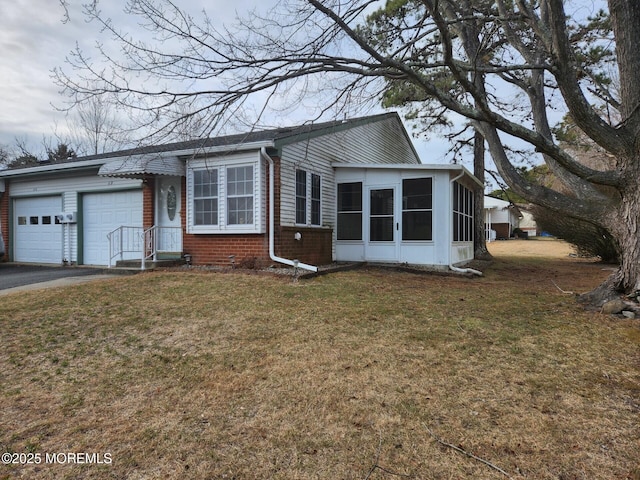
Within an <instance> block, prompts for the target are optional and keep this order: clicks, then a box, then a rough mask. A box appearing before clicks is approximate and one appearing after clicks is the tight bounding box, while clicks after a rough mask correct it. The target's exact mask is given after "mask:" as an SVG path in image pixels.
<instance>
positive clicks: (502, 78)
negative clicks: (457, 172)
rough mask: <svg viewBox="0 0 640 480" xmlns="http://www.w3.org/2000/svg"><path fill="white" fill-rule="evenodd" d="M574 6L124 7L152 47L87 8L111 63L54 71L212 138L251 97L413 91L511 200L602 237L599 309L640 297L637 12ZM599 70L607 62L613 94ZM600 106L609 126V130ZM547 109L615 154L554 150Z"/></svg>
mask: <svg viewBox="0 0 640 480" xmlns="http://www.w3.org/2000/svg"><path fill="white" fill-rule="evenodd" d="M594 2H595V0H594ZM576 3H580V6H581V9H580V11H579V12H577V13H576V12H572V11H567V10H565V8H570V7H571V5H574V4H573V3H571V2H566V1H564V0H491V1H489V0H455V1H454V0H395V1H392V2H388V3H387V4H386V5H384V6H382V8H379V7H380V3H378V2H374V1H371V0H352V1H346V0H344V1H341V0H328V1H320V0H306V1H304V0H300V1H298V2H295V1H292V2H284V3H281V4H279V6H278V7H277V8H274V9H272V10H271V11H270V13H269V14H268V15H263V16H259V15H257V14H255V13H254V14H252V15H249V16H248V18H246V19H245V20H243V21H240V22H239V23H238V25H236V26H235V27H233V28H231V27H229V28H222V29H217V28H216V27H215V26H214V25H213V22H212V20H211V19H210V17H208V16H207V15H206V14H203V15H201V16H199V17H198V18H197V20H196V19H195V18H194V17H191V16H190V15H188V14H187V13H186V12H184V11H182V10H181V9H180V7H178V6H177V5H176V4H175V3H172V2H171V1H170V0H129V2H128V5H127V12H128V13H130V14H131V15H136V16H138V17H139V19H140V22H141V24H142V25H144V26H145V27H146V28H147V29H148V30H150V31H151V32H152V33H153V40H149V41H145V40H144V39H141V38H134V37H133V36H132V34H129V33H127V32H122V31H120V30H119V29H118V28H117V26H116V25H114V23H113V22H111V21H110V20H109V19H106V18H103V17H102V16H101V14H100V11H99V10H98V8H97V5H96V4H95V3H94V4H92V5H89V6H88V7H87V14H88V15H89V17H90V18H91V20H92V21H94V22H97V23H98V25H100V27H101V28H104V29H106V30H107V31H109V32H110V33H111V34H112V36H113V37H114V39H115V40H116V41H117V42H119V45H120V47H121V49H122V52H123V55H122V56H119V57H118V58H115V57H113V56H112V55H110V54H109V51H108V50H107V49H106V48H103V49H102V50H101V52H102V63H92V62H91V61H90V60H89V57H87V56H86V55H85V54H84V53H83V52H81V51H76V52H74V55H73V56H72V57H71V62H72V64H73V66H74V67H75V68H77V69H78V71H79V72H81V74H75V73H67V72H65V71H63V70H57V71H56V75H57V79H58V81H59V83H60V84H61V85H63V86H64V87H65V89H66V92H67V93H68V94H70V95H72V97H73V99H74V100H75V101H78V102H82V101H83V100H85V99H86V98H89V97H92V96H95V95H112V96H114V97H115V98H117V101H118V102H119V103H120V105H122V106H124V107H127V108H128V109H131V110H132V111H133V112H135V113H136V114H138V115H140V117H139V118H140V120H141V121H142V124H143V125H144V126H145V127H148V128H152V129H153V131H154V132H155V133H156V134H157V135H160V136H162V135H165V136H166V135H170V134H171V133H172V132H173V130H174V129H175V128H176V126H177V125H179V122H180V119H176V118H173V117H171V116H165V115H163V112H165V111H166V110H167V109H168V108H174V107H175V106H181V105H187V106H188V107H187V108H188V111H189V113H190V114H197V115H198V116H199V118H200V119H201V120H202V122H203V124H204V125H206V128H208V129H209V130H212V129H214V128H216V127H217V126H219V125H221V124H223V123H224V122H226V121H228V120H229V119H230V118H233V116H234V115H236V114H237V111H238V109H240V108H241V107H242V106H243V105H244V104H246V103H247V102H250V101H253V100H255V99H257V100H260V101H263V102H267V103H269V104H274V103H275V104H278V105H282V104H283V102H285V101H289V102H291V103H290V105H291V104H296V103H297V104H304V101H303V100H304V99H307V98H310V96H311V95H312V94H314V93H315V94H316V95H315V96H313V97H311V98H312V100H309V102H317V106H318V108H317V109H316V112H317V113H319V114H321V113H322V112H323V111H325V110H328V109H333V110H334V112H340V111H342V110H345V109H348V108H349V107H350V105H352V104H354V103H357V104H362V103H365V102H379V101H380V100H381V99H382V98H383V94H384V95H386V96H387V97H388V96H389V95H390V94H395V95H403V94H405V93H406V92H407V91H409V90H411V95H410V96H409V97H408V100H410V101H411V102H416V101H421V102H422V103H421V104H420V108H419V110H420V112H422V114H423V116H424V117H425V118H427V117H428V118H430V119H432V120H433V122H435V123H437V124H438V123H439V124H443V125H447V124H450V123H452V121H451V120H450V118H447V116H448V115H454V116H456V117H457V118H463V119H466V122H468V123H469V125H471V126H472V127H473V128H474V129H476V130H477V131H478V132H480V133H481V134H482V136H483V137H484V140H485V142H486V144H487V146H488V149H489V152H490V154H491V156H492V157H493V160H494V162H495V163H496V165H497V168H498V171H499V173H500V175H501V176H502V178H503V179H504V180H505V181H506V182H507V183H508V184H509V186H510V187H511V188H512V189H513V190H514V191H515V192H517V193H518V194H519V195H521V196H523V197H524V198H526V199H527V200H528V201H530V202H532V203H535V204H538V205H542V206H544V207H547V208H549V209H552V210H553V211H556V212H558V213H560V214H563V215H571V216H573V217H575V218H578V219H581V220H583V221H587V222H589V223H591V224H593V225H596V226H599V227H602V228H604V229H605V230H606V231H607V232H609V233H610V234H611V236H612V238H613V239H614V240H615V241H616V243H617V244H618V245H619V248H620V258H621V264H620V268H619V270H618V271H617V272H616V273H615V274H614V275H613V276H612V277H611V278H610V279H609V280H608V281H607V282H605V284H603V285H602V286H601V287H600V288H599V289H597V291H595V292H594V294H593V296H592V297H591V301H593V302H601V301H603V300H604V299H605V298H607V297H609V296H611V295H612V294H614V293H615V292H633V291H636V290H640V235H638V231H639V229H640V185H639V183H640V140H639V133H640V78H639V77H638V75H637V72H638V71H640V48H638V45H640V29H639V28H637V27H638V25H640V6H639V4H638V2H637V0H608V11H606V10H604V11H602V12H598V11H595V10H594V11H593V12H592V15H591V16H590V17H589V18H580V17H579V16H577V15H579V14H580V12H584V10H585V7H584V3H583V2H576ZM587 3H589V4H591V5H593V3H591V2H587ZM603 7H605V8H606V5H603ZM574 13H575V15H574ZM605 64H613V65H615V66H617V69H618V71H619V78H620V93H619V96H616V95H615V94H614V92H612V91H610V89H609V88H608V85H607V82H606V78H605V75H603V68H602V66H603V65H605ZM95 82H98V83H97V84H96V83H95ZM96 85H97V86H96ZM399 85H400V86H401V88H400V87H399ZM285 94H286V98H285V97H284V96H285ZM601 106H606V108H607V109H616V110H617V111H618V112H619V115H620V119H621V121H620V122H619V123H617V124H612V123H611V122H610V117H608V116H606V115H602V114H601V112H602V111H603V109H601V108H600V107H601ZM178 108H181V107H178ZM554 111H558V112H560V113H566V112H570V114H571V116H572V118H573V119H574V121H575V123H576V125H577V127H578V128H580V129H581V130H582V131H583V132H584V133H585V134H586V135H587V136H588V137H589V138H591V139H592V141H593V142H595V143H596V144H597V145H599V146H600V147H601V148H602V149H603V150H604V151H606V152H607V153H608V154H610V155H611V156H612V157H613V158H615V162H614V163H615V166H614V168H611V169H596V168H590V167H588V166H585V165H583V164H581V163H580V162H579V161H577V160H576V159H575V158H574V156H573V155H572V154H571V153H570V152H569V151H568V150H566V149H563V148H562V147H561V146H560V145H559V144H558V142H557V141H556V140H555V139H554V136H553V134H552V129H551V127H552V120H550V117H552V115H553V113H554ZM445 115H447V116H445ZM510 138H511V139H516V140H517V141H518V142H520V143H521V144H526V145H528V146H529V147H531V155H534V154H535V155H540V156H541V158H542V160H544V162H546V164H547V165H548V166H549V168H550V170H551V171H552V172H553V173H554V175H555V176H556V178H558V179H559V180H560V181H561V183H562V184H563V186H564V187H565V188H566V190H565V191H563V192H560V191H557V190H553V189H551V188H549V187H547V186H544V185H538V184H535V183H532V182H530V181H529V180H527V179H526V178H524V177H522V176H521V175H520V173H519V170H518V169H517V168H516V165H514V163H513V162H512V161H511V158H510V156H509V150H508V148H507V144H508V143H509V142H508V139H510ZM534 151H535V153H534ZM601 186H607V187H611V189H612V190H613V191H614V192H615V194H608V193H605V192H603V190H602V189H600V187H601ZM566 192H568V193H566Z"/></svg>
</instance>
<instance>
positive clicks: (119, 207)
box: [82, 190, 142, 265]
mask: <svg viewBox="0 0 640 480" xmlns="http://www.w3.org/2000/svg"><path fill="white" fill-rule="evenodd" d="M82 209H83V217H82V221H83V225H84V226H83V240H82V246H83V263H84V264H85V265H108V264H109V242H108V241H107V234H108V233H109V232H112V231H113V230H115V229H116V228H118V227H121V226H128V227H142V190H127V191H124V192H108V193H89V194H86V195H84V196H83V197H82ZM124 258H125V259H127V258H140V255H138V256H137V257H136V255H135V254H128V255H125V256H124Z"/></svg>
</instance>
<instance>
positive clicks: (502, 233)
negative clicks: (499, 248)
mask: <svg viewBox="0 0 640 480" xmlns="http://www.w3.org/2000/svg"><path fill="white" fill-rule="evenodd" d="M521 218H522V213H521V212H520V210H519V209H518V207H516V206H515V205H514V204H513V203H510V202H507V201H505V200H501V199H499V198H494V197H489V196H486V195H485V197H484V225H485V232H486V235H487V236H486V239H487V241H488V242H491V241H493V240H496V239H506V238H510V237H511V234H512V233H513V230H514V229H515V228H519V225H520V220H521Z"/></svg>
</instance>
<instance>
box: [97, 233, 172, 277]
mask: <svg viewBox="0 0 640 480" xmlns="http://www.w3.org/2000/svg"><path fill="white" fill-rule="evenodd" d="M107 239H108V241H109V268H112V267H113V266H114V264H115V263H116V262H117V261H118V260H137V259H140V262H141V263H140V269H141V270H144V269H145V267H146V265H145V263H146V261H147V260H152V261H155V260H157V259H158V254H161V253H182V229H181V228H180V227H158V226H153V227H151V228H148V229H146V230H143V228H142V227H129V226H121V227H118V228H116V229H115V230H113V231H112V232H109V233H108V234H107ZM114 259H115V262H114Z"/></svg>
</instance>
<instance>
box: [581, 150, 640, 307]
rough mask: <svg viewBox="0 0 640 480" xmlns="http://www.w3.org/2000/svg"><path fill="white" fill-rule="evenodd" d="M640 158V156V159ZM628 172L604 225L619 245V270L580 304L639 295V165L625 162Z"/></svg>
mask: <svg viewBox="0 0 640 480" xmlns="http://www.w3.org/2000/svg"><path fill="white" fill-rule="evenodd" d="M638 158H640V154H639V155H638ZM621 163H626V166H625V167H624V169H625V171H626V172H628V176H627V180H626V182H625V185H624V186H623V187H622V188H621V190H620V194H621V200H620V203H619V204H618V206H617V208H616V209H615V210H614V211H612V212H611V214H610V215H609V216H608V218H606V219H604V221H603V223H604V225H605V227H606V228H607V230H608V231H609V232H610V233H611V235H612V237H613V238H614V240H615V241H616V243H617V247H618V251H619V256H620V266H619V267H618V270H617V271H616V272H615V273H614V274H613V275H611V277H609V278H608V279H607V280H606V281H605V282H604V283H602V285H600V286H598V287H597V288H596V289H595V290H593V291H592V292H589V293H587V294H585V295H582V297H581V299H580V300H581V301H582V302H584V303H589V304H592V305H595V306H600V305H602V304H603V303H605V302H606V301H607V300H611V299H612V298H614V297H617V296H619V295H620V294H625V295H630V294H636V293H637V292H639V291H640V162H639V161H637V160H636V159H631V160H629V161H626V162H625V161H623V162H621Z"/></svg>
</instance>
